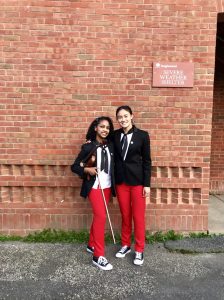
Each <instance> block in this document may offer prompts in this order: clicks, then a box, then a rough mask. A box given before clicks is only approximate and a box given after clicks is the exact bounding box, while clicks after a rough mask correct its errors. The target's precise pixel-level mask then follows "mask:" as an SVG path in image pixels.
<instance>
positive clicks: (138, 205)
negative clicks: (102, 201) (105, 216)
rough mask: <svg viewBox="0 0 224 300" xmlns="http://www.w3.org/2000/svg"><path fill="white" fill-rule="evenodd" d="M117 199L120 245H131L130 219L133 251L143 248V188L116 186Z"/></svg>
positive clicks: (139, 250) (140, 250) (140, 186)
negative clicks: (120, 221) (133, 242)
mask: <svg viewBox="0 0 224 300" xmlns="http://www.w3.org/2000/svg"><path fill="white" fill-rule="evenodd" d="M116 192H117V199H118V202H119V206H120V211H121V215H122V229H121V244H122V246H125V245H127V246H130V245H131V234H132V219H133V221H134V236H135V251H138V252H143V251H144V247H145V197H143V186H142V185H137V186H130V185H126V184H125V183H122V184H118V185H116Z"/></svg>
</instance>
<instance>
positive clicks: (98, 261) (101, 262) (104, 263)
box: [93, 256, 113, 271]
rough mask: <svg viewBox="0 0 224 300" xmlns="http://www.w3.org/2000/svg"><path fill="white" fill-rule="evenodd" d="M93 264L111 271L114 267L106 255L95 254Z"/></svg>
mask: <svg viewBox="0 0 224 300" xmlns="http://www.w3.org/2000/svg"><path fill="white" fill-rule="evenodd" d="M93 264H94V265H95V266H97V267H98V268H100V269H102V270H104V271H109V270H112V269H113V266H112V265H111V264H110V263H109V262H108V260H107V259H106V257H104V256H99V257H96V256H93Z"/></svg>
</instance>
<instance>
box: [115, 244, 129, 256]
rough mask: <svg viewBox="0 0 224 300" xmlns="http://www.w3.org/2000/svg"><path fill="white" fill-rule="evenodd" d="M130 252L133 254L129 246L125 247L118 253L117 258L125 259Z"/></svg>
mask: <svg viewBox="0 0 224 300" xmlns="http://www.w3.org/2000/svg"><path fill="white" fill-rule="evenodd" d="M129 252H131V248H130V247H129V246H123V247H122V248H121V249H120V250H119V251H118V252H117V253H116V255H115V256H116V257H118V258H123V257H125V255H126V254H128V253H129Z"/></svg>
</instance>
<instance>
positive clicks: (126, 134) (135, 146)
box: [72, 106, 151, 270]
mask: <svg viewBox="0 0 224 300" xmlns="http://www.w3.org/2000/svg"><path fill="white" fill-rule="evenodd" d="M116 118H117V121H118V123H119V125H120V127H121V128H120V129H118V130H116V131H115V132H114V135H112V133H113V124H112V122H111V120H110V118H107V117H101V118H98V119H97V120H99V122H96V120H95V123H94V122H93V123H92V124H91V126H92V127H93V128H94V131H95V136H94V135H93V136H91V137H90V136H89V135H88V133H87V136H86V138H87V139H88V140H91V143H87V144H84V145H83V146H82V150H81V152H80V153H79V155H78V157H77V159H76V160H75V163H74V164H73V166H72V171H73V172H75V173H77V174H79V175H80V176H81V177H82V178H83V185H82V189H81V196H84V197H86V196H88V197H89V199H90V202H91V204H92V209H93V224H92V226H91V230H90V239H89V244H88V246H87V251H88V252H93V264H95V265H96V266H98V267H99V268H101V269H103V270H111V269H112V268H113V267H112V265H111V264H109V262H108V261H107V259H106V258H105V257H104V228H105V222H106V211H105V207H104V203H103V201H102V195H101V191H100V189H99V182H98V181H97V177H96V172H97V171H96V166H97V169H98V170H99V169H100V170H101V172H100V173H99V175H100V174H102V172H103V173H105V167H104V169H103V167H101V168H100V165H101V161H102V150H100V149H101V147H98V148H97V155H96V158H97V159H96V166H95V168H94V167H93V168H86V167H85V164H84V163H83V161H85V158H86V156H88V155H89V153H91V151H92V150H93V149H94V144H96V143H97V142H98V143H102V142H103V141H104V140H105V139H106V138H107V139H108V140H110V141H111V138H112V136H113V145H114V155H113V145H112V143H111V142H109V144H108V149H110V151H107V160H108V161H110V168H109V170H110V171H109V172H108V176H109V177H107V176H106V177H107V179H106V177H102V178H101V179H102V180H101V181H102V183H103V182H107V185H106V186H103V184H102V183H101V185H102V188H105V189H104V193H105V197H106V194H107V197H106V198H107V202H109V198H110V193H111V190H112V193H113V195H114V190H115V185H114V176H113V165H114V168H115V169H114V171H115V183H116V194H117V198H118V202H119V206H120V211H121V215H122V231H121V243H122V247H121V249H120V250H119V251H118V252H117V253H116V257H117V258H123V257H125V256H126V254H128V253H130V252H131V233H132V220H133V221H134V237H135V258H134V261H133V262H134V264H135V265H142V264H143V261H144V257H143V252H144V245H145V198H146V197H149V194H150V178H151V158H150V141H149V135H148V133H147V132H146V131H143V130H140V129H138V128H137V127H135V126H134V125H133V122H132V121H133V114H132V110H131V108H130V107H129V106H120V107H118V108H117V111H116ZM91 126H90V128H91ZM103 128H104V129H103ZM105 128H107V130H106V131H105ZM89 131H90V129H89ZM89 131H88V132H89ZM113 156H114V161H113ZM80 164H81V165H80ZM86 174H89V175H90V177H91V179H89V180H88V178H87V177H88V176H86ZM106 174H107V173H106ZM87 187H88V188H87ZM107 189H109V190H108V192H107ZM83 191H84V192H83ZM95 203H97V205H96V204H95ZM99 215H100V216H99ZM99 219H103V221H101V222H99Z"/></svg>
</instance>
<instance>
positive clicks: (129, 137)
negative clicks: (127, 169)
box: [120, 132, 133, 160]
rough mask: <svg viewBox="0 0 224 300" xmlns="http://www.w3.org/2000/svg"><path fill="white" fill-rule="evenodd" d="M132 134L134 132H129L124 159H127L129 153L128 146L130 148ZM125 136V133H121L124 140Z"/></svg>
mask: <svg viewBox="0 0 224 300" xmlns="http://www.w3.org/2000/svg"><path fill="white" fill-rule="evenodd" d="M132 135H133V132H131V133H129V134H127V142H128V146H127V150H126V152H125V154H124V160H125V159H126V156H127V153H128V148H129V145H130V142H131V139H132ZM123 136H124V133H121V140H122V138H123ZM121 140H120V141H121Z"/></svg>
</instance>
